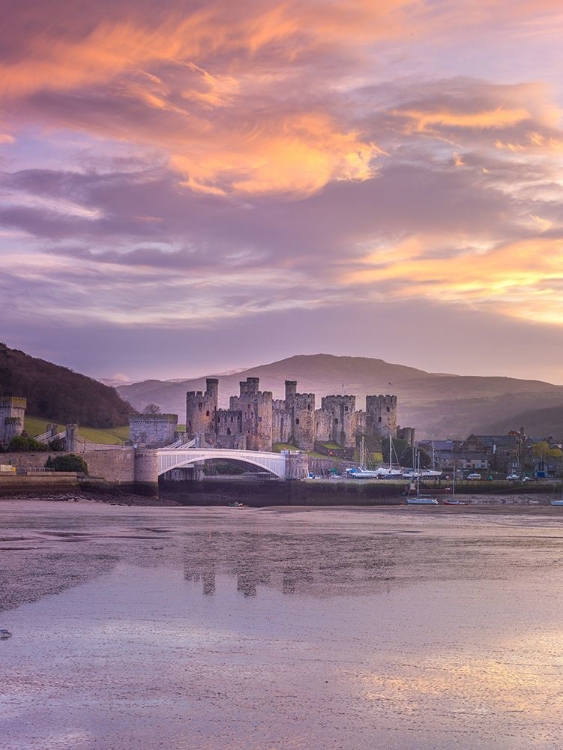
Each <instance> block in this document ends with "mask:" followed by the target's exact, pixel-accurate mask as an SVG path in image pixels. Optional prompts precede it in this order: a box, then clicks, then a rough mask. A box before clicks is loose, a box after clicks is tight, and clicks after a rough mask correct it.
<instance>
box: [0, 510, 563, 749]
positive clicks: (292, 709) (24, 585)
mask: <svg viewBox="0 0 563 750" xmlns="http://www.w3.org/2000/svg"><path fill="white" fill-rule="evenodd" d="M562 573H563V508H551V507H543V508H539V507H534V508H514V507H496V508H494V509H492V510H488V509H486V508H482V507H479V508H476V507H473V506H467V507H466V506H459V507H451V508H446V507H440V508H431V507H429V508H424V507H419V508H395V507H386V508H382V507H374V508H361V509H353V508H346V509H339V508H331V509H317V508H315V509H306V508H269V509H251V508H177V507H176V508H158V507H119V506H108V505H104V504H100V503H93V502H78V503H53V502H51V503H47V502H25V501H2V502H1V503H0V630H3V631H5V632H7V633H8V634H9V636H8V637H5V638H2V639H1V640H0V737H2V742H1V745H2V748H4V749H5V750H24V749H25V750H27V749H28V748H29V749H31V748H37V749H38V750H54V749H55V748H56V749H57V750H58V749H59V748H65V749H66V748H73V750H74V749H76V750H90V749H92V750H110V748H111V749H112V750H129V748H143V749H145V750H152V748H180V749H184V748H185V749H188V748H189V749H190V750H192V749H194V750H195V749H196V748H197V749H199V748H202V749H203V750H215V749H217V750H219V749H221V750H231V749H233V750H234V749H236V750H243V748H244V749H245V750H246V749H250V750H258V749H261V750H262V749H264V748H271V749H272V750H273V749H274V748H275V749H277V750H278V749H279V750H281V749H282V748H284V749H285V748H307V749H309V748H310V749H311V750H312V749H313V748H315V749H316V748H335V749H336V748H346V750H349V749H350V750H358V749H363V748H366V750H367V749H368V748H369V749H370V750H372V749H373V748H390V749H392V750H393V749H399V748H401V749H403V748H404V749H407V748H408V749H410V748H413V749H414V748H416V749H417V750H430V749H431V748H433V749H436V748H438V749H439V750H442V749H443V750H451V749H452V748H467V749H469V748H477V747H479V748H487V749H489V748H490V749H492V750H528V749H529V748H541V749H542V750H547V749H548V748H549V749H552V748H553V750H555V748H560V747H561V734H560V724H561V716H562V715H563V648H562V646H563V616H562V612H563V576H562Z"/></svg>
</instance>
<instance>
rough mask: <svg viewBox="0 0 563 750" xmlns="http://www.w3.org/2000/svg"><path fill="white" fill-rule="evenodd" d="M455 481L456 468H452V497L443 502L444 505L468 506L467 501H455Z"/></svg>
mask: <svg viewBox="0 0 563 750" xmlns="http://www.w3.org/2000/svg"><path fill="white" fill-rule="evenodd" d="M455 479H456V467H455V466H454V476H453V482H452V496H451V498H450V499H449V500H444V505H469V503H468V502H467V500H456V497H455Z"/></svg>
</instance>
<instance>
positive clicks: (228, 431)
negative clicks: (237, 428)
mask: <svg viewBox="0 0 563 750" xmlns="http://www.w3.org/2000/svg"><path fill="white" fill-rule="evenodd" d="M230 434H231V428H230V427H227V435H230Z"/></svg>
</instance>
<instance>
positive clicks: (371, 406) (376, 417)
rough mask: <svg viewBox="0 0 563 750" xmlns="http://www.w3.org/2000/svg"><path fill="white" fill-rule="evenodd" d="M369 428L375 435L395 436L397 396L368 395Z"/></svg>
mask: <svg viewBox="0 0 563 750" xmlns="http://www.w3.org/2000/svg"><path fill="white" fill-rule="evenodd" d="M366 412H367V419H368V428H369V430H370V432H371V433H372V434H373V436H374V437H380V438H383V437H389V435H392V436H393V437H395V435H396V433H397V396H389V395H387V396H382V395H380V396H366Z"/></svg>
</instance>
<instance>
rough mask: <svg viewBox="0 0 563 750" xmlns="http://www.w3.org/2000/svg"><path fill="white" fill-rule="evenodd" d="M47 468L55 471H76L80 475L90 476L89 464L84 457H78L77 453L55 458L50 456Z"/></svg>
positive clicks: (46, 464)
mask: <svg viewBox="0 0 563 750" xmlns="http://www.w3.org/2000/svg"><path fill="white" fill-rule="evenodd" d="M45 468H46V469H54V470H55V471H76V472H77V473H78V474H88V464H87V463H86V461H85V460H84V459H83V458H82V456H77V455H76V454H75V453H68V454H67V455H65V456H56V457H55V458H51V457H50V456H49V458H48V459H47V461H46V463H45Z"/></svg>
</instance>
